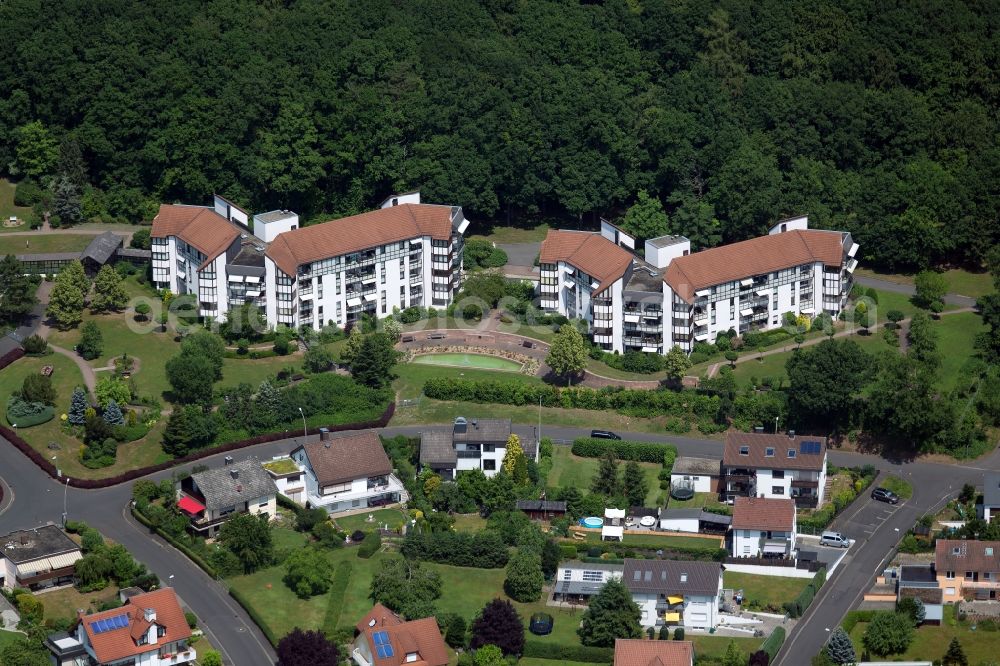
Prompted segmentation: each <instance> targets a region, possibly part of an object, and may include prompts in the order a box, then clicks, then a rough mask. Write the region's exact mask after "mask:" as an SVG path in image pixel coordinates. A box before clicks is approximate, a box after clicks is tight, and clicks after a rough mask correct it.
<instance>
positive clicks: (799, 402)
mask: <svg viewBox="0 0 1000 666" xmlns="http://www.w3.org/2000/svg"><path fill="white" fill-rule="evenodd" d="M870 366H871V357H870V356H869V355H868V354H867V353H865V351H864V350H863V349H862V348H861V346H860V345H858V343H856V342H854V341H853V340H824V341H823V342H821V343H819V344H818V345H815V346H813V347H809V348H806V349H801V350H799V351H796V352H795V353H794V354H792V356H791V357H790V358H789V359H788V361H786V362H785V371H786V372H787V373H788V380H789V387H788V392H787V393H788V409H789V412H790V415H791V418H792V420H793V421H794V422H795V423H800V424H803V425H820V426H826V427H834V428H836V427H840V426H842V425H844V424H846V423H847V422H848V420H849V418H850V415H851V412H852V408H853V407H854V405H855V401H856V397H855V396H857V394H858V393H859V392H860V391H861V388H862V387H863V386H864V385H865V384H866V383H867V381H868V376H869V369H870Z"/></svg>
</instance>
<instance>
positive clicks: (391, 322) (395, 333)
mask: <svg viewBox="0 0 1000 666" xmlns="http://www.w3.org/2000/svg"><path fill="white" fill-rule="evenodd" d="M381 322H382V332H383V333H385V334H386V335H388V336H389V339H390V340H392V341H393V342H394V343H395V342H399V339H400V338H401V337H402V336H403V325H402V324H400V323H399V320H397V319H394V318H393V317H386V318H385V319H382V320H381Z"/></svg>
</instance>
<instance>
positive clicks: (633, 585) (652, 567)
mask: <svg viewBox="0 0 1000 666" xmlns="http://www.w3.org/2000/svg"><path fill="white" fill-rule="evenodd" d="M721 576H722V565H721V564H719V563H718V562H694V561H684V562H680V561H674V560H636V559H632V558H626V559H625V569H624V571H623V573H622V582H623V583H624V584H625V587H627V588H628V589H629V591H631V592H633V593H636V592H638V593H649V594H681V595H693V596H714V595H715V594H716V593H717V592H718V591H719V587H720V586H721V585H722V581H721Z"/></svg>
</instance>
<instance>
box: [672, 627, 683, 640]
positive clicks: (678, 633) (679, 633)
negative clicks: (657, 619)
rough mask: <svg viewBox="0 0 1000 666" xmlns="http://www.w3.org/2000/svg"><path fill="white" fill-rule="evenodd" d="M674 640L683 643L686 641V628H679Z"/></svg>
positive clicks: (675, 632) (675, 631)
mask: <svg viewBox="0 0 1000 666" xmlns="http://www.w3.org/2000/svg"><path fill="white" fill-rule="evenodd" d="M674 640H675V641H682V640H684V627H677V628H676V629H674Z"/></svg>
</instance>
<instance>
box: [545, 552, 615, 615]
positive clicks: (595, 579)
mask: <svg viewBox="0 0 1000 666" xmlns="http://www.w3.org/2000/svg"><path fill="white" fill-rule="evenodd" d="M622 571H623V567H622V565H620V564H610V563H604V562H578V561H576V560H570V561H568V562H561V563H560V564H559V568H558V569H557V570H556V579H555V583H553V587H552V598H553V600H555V601H564V602H567V603H573V604H586V603H589V602H590V598H591V597H593V596H594V595H595V594H597V593H598V592H600V591H601V588H602V587H604V584H605V583H607V582H608V581H609V580H621V579H622Z"/></svg>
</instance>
